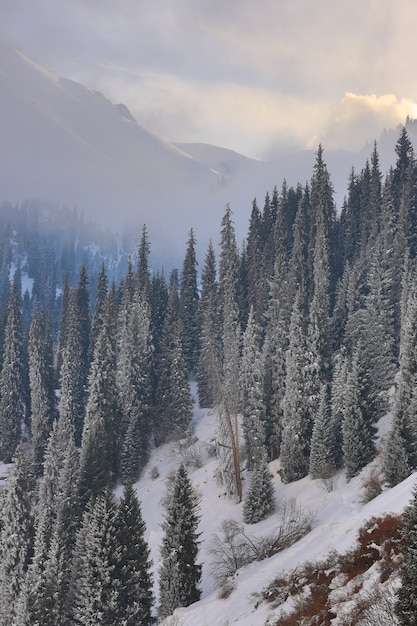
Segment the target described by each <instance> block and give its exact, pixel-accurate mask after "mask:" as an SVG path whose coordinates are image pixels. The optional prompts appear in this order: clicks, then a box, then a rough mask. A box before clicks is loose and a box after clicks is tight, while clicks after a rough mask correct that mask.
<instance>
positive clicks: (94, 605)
mask: <svg viewBox="0 0 417 626" xmlns="http://www.w3.org/2000/svg"><path fill="white" fill-rule="evenodd" d="M116 511H117V507H116V503H115V500H114V496H113V494H112V492H111V491H110V490H109V489H106V490H105V491H104V492H103V493H100V494H98V495H97V496H96V497H94V498H91V500H90V501H89V503H88V505H87V508H86V510H85V512H84V515H83V518H82V524H81V527H80V529H79V531H78V533H77V539H76V544H75V548H74V563H73V571H72V594H73V605H72V622H71V623H72V624H83V625H85V626H87V625H88V626H93V624H94V625H97V626H114V625H115V624H122V623H123V622H121V621H119V620H118V612H117V608H118V607H117V595H118V581H117V580H116V578H115V571H116V565H115V560H116V554H117V552H116V539H115V517H116Z"/></svg>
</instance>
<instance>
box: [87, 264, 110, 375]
mask: <svg viewBox="0 0 417 626" xmlns="http://www.w3.org/2000/svg"><path fill="white" fill-rule="evenodd" d="M107 292H108V280H107V273H106V266H105V265H104V263H102V264H101V268H100V272H99V275H98V278H97V295H96V306H95V311H94V315H93V318H92V321H91V330H90V336H89V342H88V363H89V364H90V363H91V361H92V359H93V355H94V348H95V345H96V342H97V338H98V336H99V334H100V329H101V327H102V326H103V323H104V317H105V315H106V301H107Z"/></svg>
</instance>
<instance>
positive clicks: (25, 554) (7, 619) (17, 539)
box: [0, 445, 33, 626]
mask: <svg viewBox="0 0 417 626" xmlns="http://www.w3.org/2000/svg"><path fill="white" fill-rule="evenodd" d="M30 483H31V476H30V471H29V463H28V460H27V459H26V457H25V455H24V452H23V448H22V446H21V445H19V447H18V448H17V450H16V454H15V456H14V467H13V470H12V472H11V475H10V478H9V484H8V487H7V490H6V494H5V496H4V500H3V510H2V512H1V520H2V525H1V527H0V624H1V626H9V624H11V623H12V622H13V619H14V617H15V615H16V610H17V603H18V601H19V595H20V593H21V591H22V588H23V586H24V580H25V575H26V572H27V568H28V566H29V563H30V562H31V559H32V555H33V516H32V503H31V489H30Z"/></svg>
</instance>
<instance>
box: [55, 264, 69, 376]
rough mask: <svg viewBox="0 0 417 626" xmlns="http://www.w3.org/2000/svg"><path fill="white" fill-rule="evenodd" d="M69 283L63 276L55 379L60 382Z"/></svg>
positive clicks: (67, 331) (65, 336)
mask: <svg viewBox="0 0 417 626" xmlns="http://www.w3.org/2000/svg"><path fill="white" fill-rule="evenodd" d="M70 291H71V287H70V282H69V276H68V274H66V275H65V281H64V286H63V289H62V295H61V298H60V302H61V322H60V325H59V333H58V351H57V358H56V360H57V363H56V378H57V380H60V377H61V367H62V363H63V351H64V348H65V345H66V343H67V339H68V335H69V328H68V310H69V302H70Z"/></svg>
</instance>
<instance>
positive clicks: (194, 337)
mask: <svg viewBox="0 0 417 626" xmlns="http://www.w3.org/2000/svg"><path fill="white" fill-rule="evenodd" d="M195 246H196V239H195V236H194V231H193V229H191V230H190V233H189V237H188V241H187V250H186V253H185V258H184V263H183V266H182V272H181V284H180V316H181V320H182V327H183V331H184V332H183V339H182V343H183V347H184V358H185V361H186V364H187V369H188V371H189V372H195V369H196V367H197V363H198V355H199V351H200V345H199V344H200V315H199V313H200V311H199V295H198V288H197V258H196V253H195Z"/></svg>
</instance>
